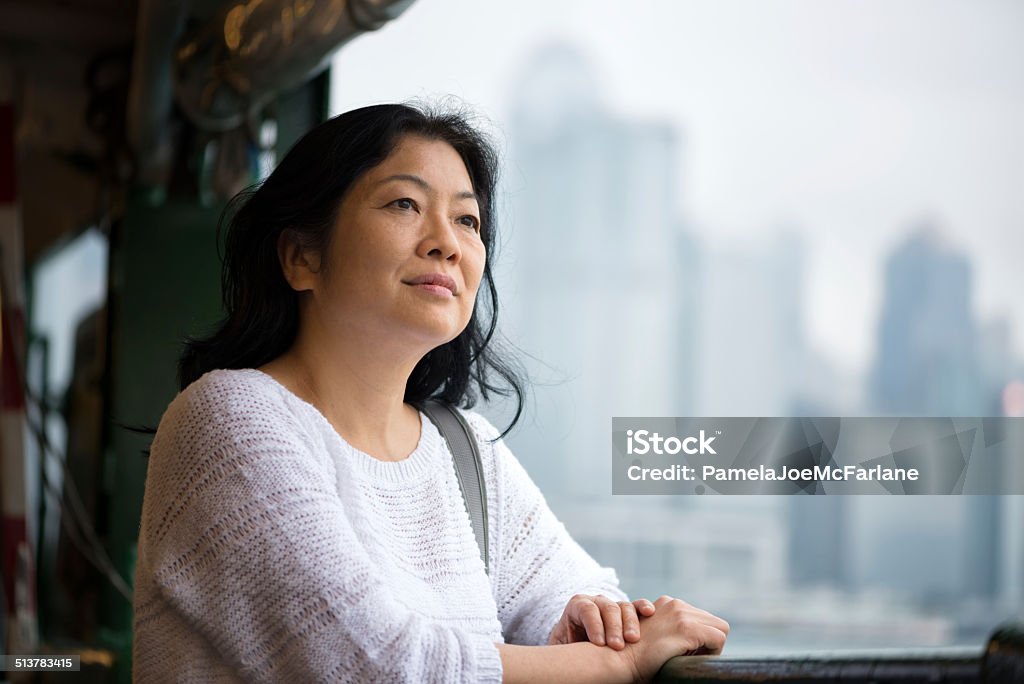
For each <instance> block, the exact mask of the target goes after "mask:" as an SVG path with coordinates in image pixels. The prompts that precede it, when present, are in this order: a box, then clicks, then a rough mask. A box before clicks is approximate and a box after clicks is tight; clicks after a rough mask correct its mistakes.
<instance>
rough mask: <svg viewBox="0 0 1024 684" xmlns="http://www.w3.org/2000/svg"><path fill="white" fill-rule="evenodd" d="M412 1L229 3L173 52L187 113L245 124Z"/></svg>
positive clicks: (204, 123)
mask: <svg viewBox="0 0 1024 684" xmlns="http://www.w3.org/2000/svg"><path fill="white" fill-rule="evenodd" d="M412 3H413V0H247V1H243V2H231V3H227V4H225V6H224V7H223V8H222V9H221V10H220V11H219V12H218V13H217V14H216V15H215V16H214V18H213V19H212V20H211V21H209V22H208V23H207V24H205V25H204V26H202V27H201V28H200V29H198V30H197V31H196V32H194V33H192V34H191V35H189V36H187V37H186V38H185V39H184V40H183V41H182V42H181V44H180V45H179V46H178V49H177V51H176V53H175V56H174V71H175V76H174V87H175V94H176V96H177V100H178V104H179V106H180V107H181V109H182V111H183V112H185V114H186V116H188V117H189V119H191V120H192V121H193V122H194V123H195V124H196V125H197V126H199V127H200V128H202V129H204V130H207V131H214V132H217V131H226V130H230V129H232V128H236V127H238V126H239V125H241V124H242V123H243V122H244V121H245V119H246V117H247V116H249V114H250V113H252V112H253V111H255V110H256V109H257V108H258V107H260V106H262V105H263V104H265V103H266V102H267V101H268V100H270V99H271V98H273V97H274V96H275V95H276V94H277V93H278V92H280V91H282V90H287V89H289V88H294V87H296V86H299V85H301V84H302V83H304V82H305V81H307V80H308V79H310V78H312V77H313V76H315V75H316V74H318V73H319V72H320V71H322V70H323V69H324V68H326V67H327V65H328V63H329V61H330V58H331V56H332V55H333V54H334V53H335V52H336V51H337V50H338V48H340V47H341V46H342V45H344V44H345V43H347V42H348V41H350V40H352V39H353V38H355V37H356V36H358V35H360V34H361V33H365V32H366V31H374V30H376V29H378V28H380V27H381V26H384V25H385V24H386V23H388V22H389V21H391V20H392V19H394V18H396V17H398V16H399V15H400V14H401V13H402V12H404V11H405V10H406V8H408V7H409V5H411V4H412Z"/></svg>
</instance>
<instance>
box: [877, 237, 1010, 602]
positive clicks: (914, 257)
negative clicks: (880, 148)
mask: <svg viewBox="0 0 1024 684" xmlns="http://www.w3.org/2000/svg"><path fill="white" fill-rule="evenodd" d="M971 287H972V273H971V264H970V262H969V260H968V258H967V257H966V256H965V255H964V254H963V253H961V252H959V251H956V250H954V249H953V248H951V247H950V246H948V245H946V244H944V243H943V241H942V238H941V237H940V235H939V234H938V233H937V231H936V230H935V229H934V228H933V227H931V226H929V225H925V226H923V227H921V228H919V229H918V230H917V231H916V232H914V233H912V234H911V236H910V237H909V238H908V239H907V240H905V241H904V242H903V243H902V244H900V245H899V246H898V247H897V248H896V249H895V250H894V251H893V253H892V254H891V255H890V257H889V259H888V261H887V264H886V271H885V292H884V303H883V307H882V313H881V321H880V325H879V331H878V349H877V356H876V360H875V364H874V368H873V370H872V373H871V376H870V378H869V395H870V397H871V404H872V407H873V408H874V410H875V411H876V412H878V413H882V414H889V415H902V416H998V415H1001V408H1000V402H999V392H1000V389H1001V388H1002V387H1003V386H1004V385H1005V383H1006V382H1007V381H1008V380H1009V379H1010V377H1009V375H1010V374H1011V373H1012V367H1013V363H1012V359H1011V355H1010V353H1009V351H1008V349H1009V334H1010V333H1009V329H1008V326H1007V325H1006V324H1005V322H1003V321H996V322H994V323H991V324H988V325H985V326H982V325H979V323H978V322H977V321H976V319H975V315H974V312H973V310H972V308H971ZM880 503H881V504H882V508H884V509H888V510H891V511H892V512H893V515H892V516H890V517H889V520H888V521H887V522H886V523H885V528H884V530H880V535H879V541H878V544H881V545H883V546H884V545H885V544H888V545H889V547H888V549H887V550H886V549H884V548H881V547H878V548H876V549H875V554H876V557H877V558H878V559H879V560H880V561H881V560H882V559H884V562H885V563H886V564H887V565H890V567H891V574H894V575H896V574H898V575H901V576H904V577H903V579H902V581H901V583H902V584H903V585H904V586H905V587H906V588H907V589H913V590H917V591H921V590H927V591H931V592H933V596H932V598H933V599H934V600H936V601H939V602H942V601H948V602H949V603H953V602H954V601H959V600H961V599H963V598H975V599H981V600H983V601H994V600H996V599H997V597H998V596H999V595H1000V594H1002V595H1006V589H1005V587H1004V586H1003V584H1004V583H1005V582H1006V581H1008V578H1006V577H1004V576H1003V573H1002V572H1001V568H1004V567H1006V562H1005V559H1004V555H1005V554H1006V553H1007V551H1008V548H1009V547H1008V546H1007V545H1006V544H1005V540H1006V538H1007V535H1008V534H1009V535H1018V536H1019V535H1020V534H1021V526H1020V521H1016V522H1014V523H1013V525H1012V527H1013V530H1010V529H1008V528H1007V527H1006V526H1007V525H1008V524H1010V523H1011V521H1010V520H1008V519H1007V518H1006V507H1005V506H1004V505H1003V502H1002V500H1001V499H1000V497H995V496H972V497H967V499H966V500H952V501H945V502H943V501H941V500H933V501H928V502H921V504H922V505H921V506H914V507H913V509H915V510H916V513H917V515H909V516H908V515H907V513H909V512H910V510H911V507H910V506H909V502H901V501H898V500H893V501H889V500H886V501H884V502H880ZM940 505H941V506H942V508H943V509H944V510H943V514H945V515H949V514H954V515H955V517H956V523H957V525H958V527H959V528H960V529H961V530H962V532H961V533H959V534H950V535H944V534H939V532H938V530H934V529H933V530H932V531H926V530H925V529H922V525H928V526H929V527H932V528H934V527H935V523H934V521H935V519H936V517H937V516H938V509H937V508H936V507H938V506H940ZM886 537H887V538H888V539H887V541H886V540H885V539H886ZM951 538H952V539H951ZM951 541H952V542H953V543H954V545H955V546H960V549H958V550H956V551H953V549H952V547H951V546H950V542H951ZM911 543H913V544H916V549H915V552H914V553H912V554H911V553H907V550H908V548H910V547H908V544H911ZM937 567H946V568H949V569H950V572H947V573H946V579H945V581H939V576H938V574H937V573H936V572H935V568H937ZM911 568H913V570H912V569H911ZM879 570H881V567H878V568H876V569H875V570H874V571H873V573H871V574H873V575H874V576H875V579H876V580H877V579H879V578H880V575H879ZM915 575H916V576H921V577H922V579H924V577H925V576H927V577H928V578H930V579H931V581H932V583H931V586H930V587H929V586H927V584H926V583H925V582H923V581H922V582H920V583H915V582H914V579H913V578H914V576H915ZM936 591H939V592H940V593H939V594H935V593H934V592H936Z"/></svg>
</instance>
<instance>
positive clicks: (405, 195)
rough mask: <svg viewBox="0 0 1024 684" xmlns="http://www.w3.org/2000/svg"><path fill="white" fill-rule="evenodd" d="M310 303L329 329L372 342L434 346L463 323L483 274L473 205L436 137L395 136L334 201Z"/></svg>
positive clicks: (454, 156) (459, 165)
mask: <svg viewBox="0 0 1024 684" xmlns="http://www.w3.org/2000/svg"><path fill="white" fill-rule="evenodd" d="M333 230H334V232H333V235H332V236H331V242H330V246H329V247H328V250H327V255H326V258H327V259H328V264H327V272H326V273H325V274H323V277H318V278H317V279H316V280H317V284H316V285H315V286H314V287H313V288H312V289H313V290H314V302H315V305H316V311H317V314H318V315H321V316H323V317H324V319H323V323H324V324H326V325H327V326H328V327H329V328H331V329H337V330H339V331H342V330H343V331H344V332H352V331H353V328H355V329H356V330H355V332H357V333H358V334H360V335H370V336H374V337H370V338H369V339H378V340H380V342H381V344H385V343H391V342H398V343H410V344H413V345H418V346H420V347H423V350H422V351H423V353H426V352H427V351H429V350H430V349H433V348H434V347H436V346H439V345H441V344H444V343H445V342H448V341H450V340H452V339H454V338H455V337H456V336H458V335H459V333H461V332H462V331H463V329H465V327H466V325H467V324H468V322H469V319H470V316H471V315H472V313H473V304H474V302H475V300H476V293H477V289H478V287H479V286H480V279H481V276H482V274H483V268H484V258H485V249H484V244H483V241H482V240H481V238H480V207H479V205H478V203H477V200H476V197H475V195H474V193H473V185H472V183H471V182H470V180H469V174H468V172H467V171H466V166H465V164H464V163H463V161H462V158H461V157H459V154H458V153H457V152H456V151H455V149H454V148H453V147H452V146H451V145H449V144H448V143H446V142H443V141H438V140H430V139H427V138H422V137H419V136H412V135H410V136H406V137H404V138H402V139H400V141H399V143H398V145H397V146H396V147H395V150H394V151H393V152H392V153H391V155H390V156H388V157H387V158H386V159H385V160H384V161H383V162H382V163H380V164H379V165H377V166H376V167H374V168H373V169H371V170H370V171H368V172H367V173H365V174H364V175H363V176H362V177H361V178H360V179H359V180H357V181H356V182H355V183H354V184H353V186H352V187H351V188H350V190H349V192H348V194H347V195H346V197H345V199H344V200H343V201H342V204H341V207H340V208H339V212H338V218H337V221H336V223H335V225H334V228H333Z"/></svg>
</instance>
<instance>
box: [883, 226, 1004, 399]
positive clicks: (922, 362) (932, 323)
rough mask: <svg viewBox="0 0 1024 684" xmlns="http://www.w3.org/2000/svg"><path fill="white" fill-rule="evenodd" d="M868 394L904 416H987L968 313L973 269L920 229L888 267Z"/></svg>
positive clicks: (975, 339) (973, 326) (933, 234)
mask: <svg viewBox="0 0 1024 684" xmlns="http://www.w3.org/2000/svg"><path fill="white" fill-rule="evenodd" d="M878 333H879V334H878V350H877V356H876V360H875V366H874V369H873V371H872V375H871V379H870V384H871V390H870V395H871V399H872V405H873V407H874V409H875V410H876V411H878V412H880V413H883V414H890V415H901V416H976V415H987V414H988V412H989V411H990V406H989V405H988V404H989V402H987V401H986V396H985V395H986V392H985V389H986V388H985V383H984V381H983V379H982V376H981V364H980V363H979V360H978V335H977V327H976V323H975V320H974V315H973V312H972V311H971V266H970V263H969V261H968V260H967V257H966V256H964V255H963V254H961V253H960V252H957V251H954V250H953V249H951V248H950V247H948V246H946V245H944V244H943V243H942V241H941V239H940V237H939V235H938V233H937V232H936V231H935V229H934V228H932V227H930V226H927V225H926V226H924V227H923V228H921V229H920V230H918V231H917V232H915V233H914V234H912V235H911V237H910V238H909V239H907V240H906V241H905V242H904V243H903V244H901V245H900V246H899V247H897V248H896V250H895V251H894V252H893V253H892V255H891V256H890V257H889V259H888V261H887V263H886V269H885V294H884V303H883V306H882V318H881V323H880V326H879V331H878Z"/></svg>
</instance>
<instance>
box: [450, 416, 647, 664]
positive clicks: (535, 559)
mask: <svg viewBox="0 0 1024 684" xmlns="http://www.w3.org/2000/svg"><path fill="white" fill-rule="evenodd" d="M469 419H470V423H471V425H473V428H474V430H475V431H476V432H477V434H478V435H479V436H481V437H483V439H482V440H481V441H482V445H483V447H484V448H483V451H484V452H486V455H485V458H484V466H485V469H486V470H491V469H493V479H492V480H491V481H490V482H488V486H489V487H492V488H493V489H494V490H495V491H494V492H493V494H492V492H491V491H490V490H488V497H487V498H488V503H489V505H491V506H494V507H495V508H496V510H497V515H496V516H493V517H492V520H491V529H492V530H493V533H494V535H495V536H496V547H497V548H496V558H495V562H494V568H493V572H492V575H493V577H492V584H493V588H494V593H495V601H496V602H497V605H498V618H499V620H500V621H501V624H502V628H503V634H504V636H505V641H506V642H508V643H513V644H525V645H545V644H547V643H548V638H549V637H550V635H551V630H552V629H553V628H554V626H555V624H556V623H557V622H558V620H559V618H560V617H561V616H562V611H563V610H564V609H565V606H566V604H567V603H568V602H569V599H570V598H572V596H573V595H574V594H592V595H597V594H603V595H604V596H607V597H608V598H611V599H612V600H615V601H628V600H629V597H628V596H627V595H626V594H625V593H624V592H623V591H622V590H621V589H620V588H619V580H618V577H617V576H616V574H615V570H614V569H612V568H608V567H602V566H601V565H600V564H599V563H598V562H597V561H595V560H594V559H593V558H592V557H591V556H590V555H589V554H588V553H587V552H586V551H585V550H584V549H583V547H581V546H580V545H579V543H577V542H576V540H575V539H573V538H572V536H571V535H570V534H569V531H568V530H567V529H566V528H565V525H563V524H562V522H561V521H560V520H558V518H557V517H556V516H555V514H554V513H553V512H552V511H551V509H550V508H549V507H548V504H547V502H546V500H545V499H544V495H543V494H542V493H541V491H540V490H539V489H538V488H537V485H536V484H535V483H534V482H533V480H532V479H530V476H529V474H527V472H526V470H525V469H524V468H523V466H522V464H521V463H520V462H519V460H518V459H517V458H516V457H515V456H514V455H513V454H512V452H511V451H510V450H509V448H508V447H507V446H506V445H505V442H504V441H503V440H498V441H497V442H494V443H493V445H491V441H490V440H493V439H494V438H496V437H497V436H498V434H499V433H498V431H497V430H496V429H495V428H494V426H492V425H491V424H490V423H489V422H488V421H487V420H486V419H484V418H483V417H482V416H480V415H479V414H475V413H471V414H469ZM488 461H490V462H488ZM492 510H493V509H492ZM493 553H495V552H492V554H493Z"/></svg>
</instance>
